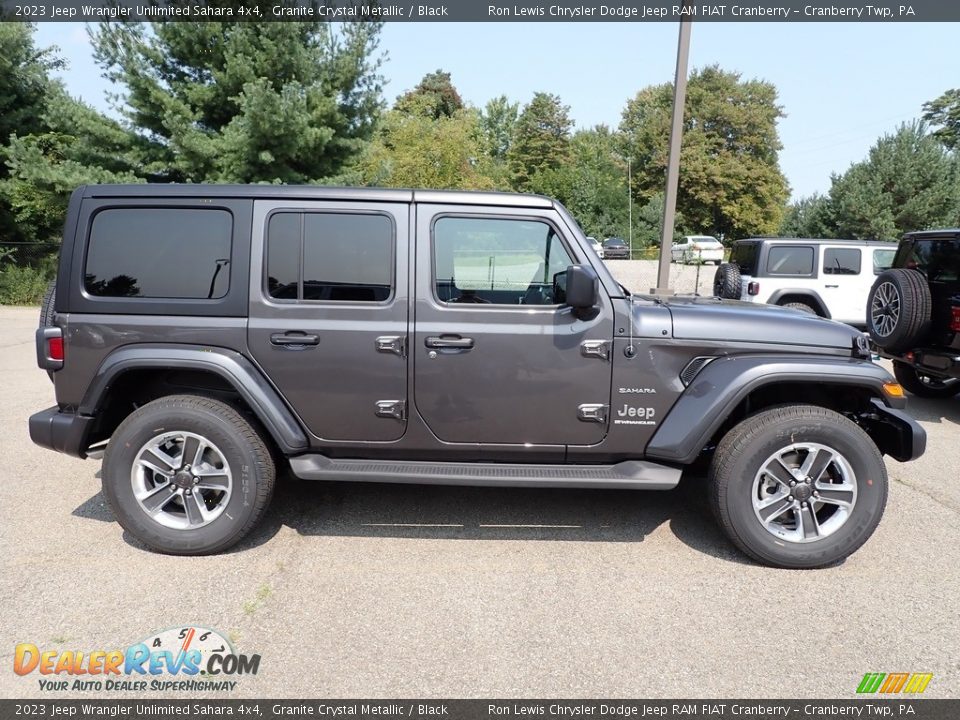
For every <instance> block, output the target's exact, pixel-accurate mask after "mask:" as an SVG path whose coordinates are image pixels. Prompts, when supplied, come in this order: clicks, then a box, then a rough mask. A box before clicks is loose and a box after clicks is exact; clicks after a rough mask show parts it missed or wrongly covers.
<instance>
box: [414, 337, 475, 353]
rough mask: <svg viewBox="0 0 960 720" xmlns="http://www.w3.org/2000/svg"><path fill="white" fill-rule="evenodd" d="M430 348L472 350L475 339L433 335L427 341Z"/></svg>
mask: <svg viewBox="0 0 960 720" xmlns="http://www.w3.org/2000/svg"><path fill="white" fill-rule="evenodd" d="M425 344H426V346H427V347H428V348H436V349H438V350H470V349H471V348H473V338H468V337H460V336H459V335H439V336H437V335H433V336H431V337H428V338H427V339H426V341H425Z"/></svg>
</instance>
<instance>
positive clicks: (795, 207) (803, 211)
mask: <svg viewBox="0 0 960 720" xmlns="http://www.w3.org/2000/svg"><path fill="white" fill-rule="evenodd" d="M779 234H780V235H781V236H782V237H799V238H830V237H833V236H834V231H833V218H832V217H831V215H830V198H829V197H827V196H826V195H821V194H820V193H814V194H813V195H811V196H810V197H805V198H801V199H800V200H797V201H796V202H793V203H790V205H788V206H787V209H786V211H785V212H784V214H783V222H781V223H780V233H779Z"/></svg>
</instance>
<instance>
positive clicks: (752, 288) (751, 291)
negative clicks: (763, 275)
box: [747, 281, 760, 295]
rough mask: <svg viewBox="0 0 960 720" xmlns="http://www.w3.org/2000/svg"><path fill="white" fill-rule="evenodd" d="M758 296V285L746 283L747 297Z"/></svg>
mask: <svg viewBox="0 0 960 720" xmlns="http://www.w3.org/2000/svg"><path fill="white" fill-rule="evenodd" d="M759 294H760V283H758V282H757V281H753V282H750V283H747V295H759Z"/></svg>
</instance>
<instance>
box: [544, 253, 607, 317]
mask: <svg viewBox="0 0 960 720" xmlns="http://www.w3.org/2000/svg"><path fill="white" fill-rule="evenodd" d="M553 282H554V300H556V301H557V302H561V303H566V304H567V305H569V306H570V307H572V308H573V311H574V313H575V314H576V315H577V317H580V318H583V317H587V316H590V315H591V313H592V314H594V315H595V314H596V308H597V299H598V298H599V295H600V278H599V277H598V276H597V271H596V270H594V269H593V268H592V267H590V266H589V265H571V266H570V267H568V268H567V269H566V271H564V272H562V273H557V274H556V276H555V277H554V280H553Z"/></svg>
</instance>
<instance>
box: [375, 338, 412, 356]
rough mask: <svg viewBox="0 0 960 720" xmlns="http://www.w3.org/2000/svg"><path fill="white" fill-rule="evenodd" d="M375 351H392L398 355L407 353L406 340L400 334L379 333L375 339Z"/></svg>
mask: <svg viewBox="0 0 960 720" xmlns="http://www.w3.org/2000/svg"><path fill="white" fill-rule="evenodd" d="M376 346H377V352H382V353H393V354H394V355H399V356H400V357H405V356H406V354H407V343H406V340H405V339H404V338H403V337H402V336H400V335H381V336H380V337H378V338H377V340H376Z"/></svg>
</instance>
